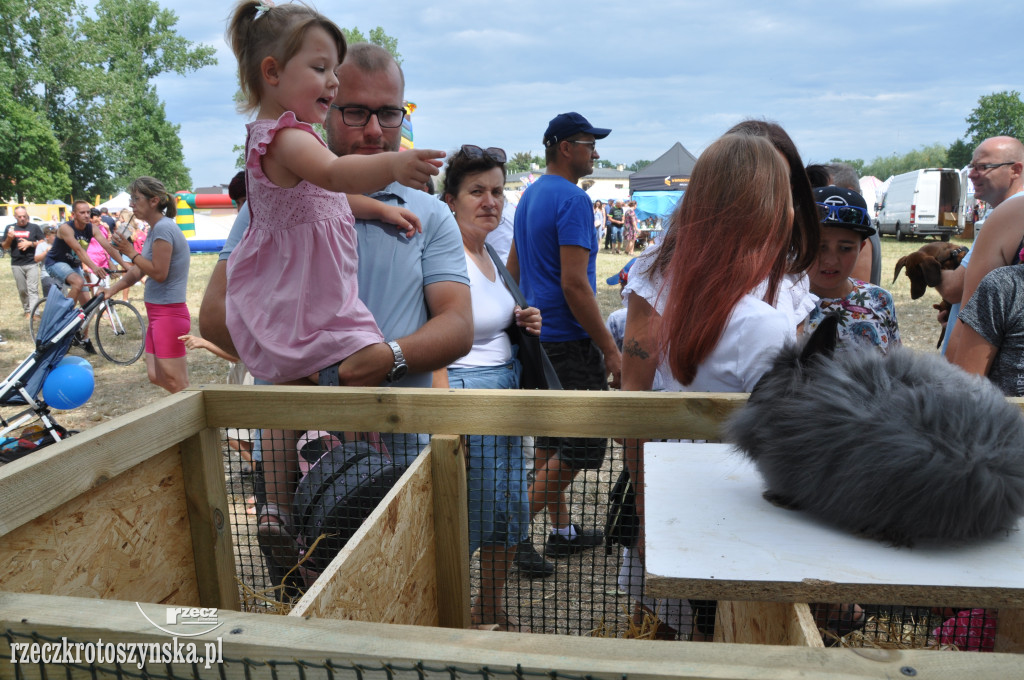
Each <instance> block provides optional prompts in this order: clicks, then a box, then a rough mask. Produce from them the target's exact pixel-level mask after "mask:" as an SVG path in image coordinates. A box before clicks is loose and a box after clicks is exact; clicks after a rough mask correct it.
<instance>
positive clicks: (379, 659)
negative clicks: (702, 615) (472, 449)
mask: <svg viewBox="0 0 1024 680" xmlns="http://www.w3.org/2000/svg"><path fill="white" fill-rule="evenodd" d="M143 609H144V611H146V612H147V615H148V616H150V618H154V619H155V618H156V617H157V616H159V615H160V614H161V613H162V609H161V608H158V607H154V606H152V605H143ZM218 622H219V623H221V625H220V627H219V628H218V629H216V630H214V631H212V632H210V633H206V634H204V635H200V636H197V637H196V638H195V640H197V641H198V642H200V643H207V642H215V641H216V640H217V638H220V639H221V641H222V648H223V653H224V658H225V659H227V660H229V661H228V663H225V664H224V665H223V666H222V667H220V668H216V667H214V668H212V669H209V670H207V669H204V667H203V666H202V665H199V666H196V667H194V668H193V667H192V666H186V665H169V666H163V665H160V666H157V667H156V668H151V670H152V671H156V672H158V673H159V674H160V675H164V674H166V673H168V672H173V673H174V674H175V676H176V677H190V678H192V677H195V678H204V679H205V678H209V679H211V680H212V679H213V678H225V679H229V680H236V679H237V680H242V679H243V678H245V679H250V678H251V679H253V680H262V679H263V678H268V679H269V678H271V677H273V678H277V679H279V680H293V679H294V680H298V679H299V678H300V677H301V678H314V677H315V678H322V677H327V674H326V672H325V671H323V670H321V669H320V667H321V666H322V664H323V663H324V661H325V660H327V659H330V660H332V667H333V668H334V672H333V675H334V676H335V677H345V678H354V677H363V678H369V679H371V680H372V679H376V678H384V677H387V678H393V679H394V680H434V679H437V680H450V678H451V677H453V673H454V674H455V675H458V676H459V677H519V678H522V677H527V678H530V677H533V678H537V677H544V676H548V677H576V678H580V677H588V678H594V679H595V680H621V679H622V678H623V677H624V676H626V675H628V677H629V678H630V680H669V679H671V678H732V679H736V680H767V679H779V680H781V679H784V678H785V679H788V678H793V677H808V678H819V679H822V680H829V679H834V680H857V679H860V678H906V677H919V678H964V677H969V678H971V679H972V680H988V679H990V678H991V679H993V680H995V679H997V678H998V679H999V680H1003V679H1004V678H1015V677H1020V672H1021V670H1020V669H1021V666H1020V657H1018V656H1016V655H1012V654H953V653H936V652H934V651H926V650H900V649H840V648H836V649H811V648H804V647H781V646H772V645H743V644H732V645H716V644H706V643H699V642H695V643H688V642H677V643H666V642H653V641H646V640H620V639H611V638H585V637H571V636H564V635H527V634H519V633H494V632H485V631H476V630H453V629H448V628H424V627H417V626H395V625H384V624H375V623H365V622H351V621H331V620H326V619H303V618H296V617H278V616H267V615H265V614H248V613H239V612H218ZM0 626H3V628H4V629H5V630H10V631H11V635H12V637H13V638H14V639H15V640H16V641H18V642H22V641H26V640H27V639H29V638H26V637H23V636H24V635H30V634H31V633H33V632H35V633H38V634H40V635H45V636H47V637H49V638H53V639H57V640H59V639H60V638H61V636H67V637H68V638H69V640H71V641H96V640H99V639H102V640H103V641H104V643H107V642H110V643H118V642H160V643H166V642H169V641H170V638H169V636H167V635H166V634H163V633H161V632H160V631H157V630H155V629H154V628H153V626H152V625H151V624H149V623H148V622H147V621H146V620H144V618H143V617H142V615H141V614H140V612H139V610H138V609H137V608H136V605H135V604H134V603H132V602H99V603H97V602H95V601H85V600H76V599H75V598H56V597H49V596H41V595H36V596H32V595H23V594H12V593H0ZM8 650H9V648H8V640H7V639H6V638H4V637H3V636H0V654H6V653H8ZM200 651H202V650H200ZM243 658H244V659H246V662H244V663H243V662H241V661H239V660H240V659H243ZM271 660H273V661H276V663H274V664H273V666H272V667H269V666H267V665H265V664H266V662H267V661H271ZM297 660H302V661H305V662H308V663H309V664H315V665H316V667H313V666H311V665H307V666H305V667H304V668H302V669H300V668H299V667H298V666H297V665H296V663H295V662H296V661H297ZM356 664H359V665H360V666H361V667H362V670H361V672H360V673H359V674H358V675H357V674H356V672H355V671H354V670H353V669H354V666H355V665H356ZM10 665H11V664H9V662H8V661H6V660H0V666H2V667H5V668H6V667H9V666H10ZM384 667H386V670H385V668H384ZM484 668H486V669H487V670H486V671H485V670H483V669H484ZM36 669H38V667H36ZM36 669H31V668H22V669H19V670H23V671H25V672H27V673H33V671H34V670H36ZM126 670H131V672H133V673H137V672H138V671H137V669H136V668H134V667H126ZM47 671H48V676H49V677H57V676H60V677H63V674H62V673H61V672H59V671H58V669H56V668H53V667H49V668H47ZM29 677H38V675H35V674H33V675H29ZM86 677H88V676H86Z"/></svg>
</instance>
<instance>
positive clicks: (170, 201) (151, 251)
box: [105, 177, 192, 393]
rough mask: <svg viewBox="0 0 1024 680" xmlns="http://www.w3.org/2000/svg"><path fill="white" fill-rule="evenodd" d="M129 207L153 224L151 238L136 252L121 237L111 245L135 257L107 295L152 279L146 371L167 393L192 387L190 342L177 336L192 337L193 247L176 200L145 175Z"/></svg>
mask: <svg viewBox="0 0 1024 680" xmlns="http://www.w3.org/2000/svg"><path fill="white" fill-rule="evenodd" d="M128 192H129V194H131V198H130V199H129V203H130V204H131V205H132V209H133V210H134V211H135V216H136V217H137V218H138V219H140V220H145V221H146V222H148V223H149V224H150V225H152V227H151V229H150V233H149V238H147V239H146V243H145V245H143V246H142V252H141V253H140V252H136V251H135V247H134V246H133V245H132V243H131V241H129V240H128V239H126V238H124V237H123V236H122V235H121V234H120V233H118V234H115V235H114V239H113V241H112V242H111V243H112V244H113V246H114V247H115V248H117V249H118V250H119V251H120V252H121V253H123V254H125V255H127V256H128V257H129V258H131V264H132V266H131V269H129V270H128V273H127V274H125V275H124V276H122V277H121V278H120V280H119V281H118V282H117V283H115V284H114V285H113V286H112V287H111V288H110V289H109V290H107V291H105V295H106V296H107V297H108V298H109V297H110V296H112V295H113V294H114V293H116V292H117V291H119V290H124V289H127V288H128V287H129V286H131V285H132V284H134V283H135V282H137V281H139V280H140V279H141V278H142V277H143V276H147V277H149V278H147V280H146V293H145V296H144V298H143V299H144V300H145V302H146V314H147V316H148V317H149V327H148V328H147V329H146V369H147V371H148V373H149V381H150V382H151V383H153V384H154V385H159V386H160V387H162V388H164V389H165V390H167V391H168V392H172V393H173V392H180V391H181V390H183V389H185V388H186V387H188V362H187V359H186V356H185V354H186V350H185V343H184V342H182V341H181V340H179V339H178V338H179V337H181V336H183V335H188V334H189V331H190V329H191V325H192V317H191V315H190V314H189V311H188V306H187V305H186V304H185V294H186V288H187V285H188V267H189V259H190V257H189V248H188V241H186V240H185V235H184V234H182V233H181V229H179V228H178V225H177V223H175V221H174V215H175V212H176V211H175V197H174V195H173V194H171V193H170V192H168V191H167V189H165V188H164V185H163V184H162V183H161V182H160V181H159V180H156V179H153V178H152V177H140V178H138V179H137V180H135V181H134V182H132V184H131V186H130V187H129V188H128Z"/></svg>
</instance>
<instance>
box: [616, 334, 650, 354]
mask: <svg viewBox="0 0 1024 680" xmlns="http://www.w3.org/2000/svg"><path fill="white" fill-rule="evenodd" d="M622 353H623V354H628V355H629V356H631V357H637V358H639V359H649V358H650V357H651V355H650V353H649V352H648V351H647V350H645V349H644V348H643V347H641V346H640V343H639V342H637V340H636V338H630V339H629V342H627V343H626V344H625V346H624V347H623V348H622Z"/></svg>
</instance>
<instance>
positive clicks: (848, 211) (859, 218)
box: [815, 203, 871, 227]
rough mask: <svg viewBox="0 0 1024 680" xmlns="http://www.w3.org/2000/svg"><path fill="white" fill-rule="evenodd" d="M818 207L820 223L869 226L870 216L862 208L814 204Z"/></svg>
mask: <svg viewBox="0 0 1024 680" xmlns="http://www.w3.org/2000/svg"><path fill="white" fill-rule="evenodd" d="M815 205H816V206H818V219H820V220H821V221H822V222H843V223H844V224H860V225H864V226H866V227H870V226H871V216H870V215H868V211H867V210H865V209H864V208H858V207H857V206H855V205H832V204H830V203H815Z"/></svg>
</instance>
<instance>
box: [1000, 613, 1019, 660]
mask: <svg viewBox="0 0 1024 680" xmlns="http://www.w3.org/2000/svg"><path fill="white" fill-rule="evenodd" d="M996 625H997V628H996V647H995V650H996V651H997V652H1012V653H1014V654H1024V609H1010V608H1006V609H1000V610H999V619H998V621H997V624H996Z"/></svg>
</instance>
